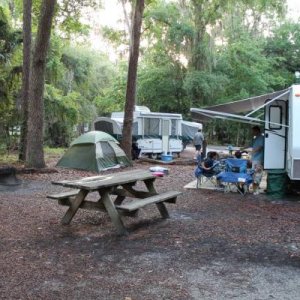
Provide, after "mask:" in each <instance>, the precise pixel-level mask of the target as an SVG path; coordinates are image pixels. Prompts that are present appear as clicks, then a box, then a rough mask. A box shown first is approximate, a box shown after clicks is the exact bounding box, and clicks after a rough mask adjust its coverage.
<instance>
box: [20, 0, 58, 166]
mask: <svg viewBox="0 0 300 300" xmlns="http://www.w3.org/2000/svg"><path fill="white" fill-rule="evenodd" d="M55 5H56V0H43V2H42V4H41V13H40V20H39V26H38V32H37V37H36V44H35V49H34V53H33V57H32V58H33V59H32V67H31V78H30V87H29V105H28V134H27V147H26V164H27V165H28V166H31V167H35V168H43V167H45V160H44V150H43V121H44V112H43V110H44V103H43V93H44V78H45V66H46V56H47V51H48V48H49V40H50V35H51V27H52V20H53V16H54V9H55Z"/></svg>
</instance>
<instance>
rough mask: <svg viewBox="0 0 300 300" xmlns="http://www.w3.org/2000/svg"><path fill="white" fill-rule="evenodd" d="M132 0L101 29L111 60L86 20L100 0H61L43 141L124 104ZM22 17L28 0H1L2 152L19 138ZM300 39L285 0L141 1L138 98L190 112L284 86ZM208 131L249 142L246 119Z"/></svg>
mask: <svg viewBox="0 0 300 300" xmlns="http://www.w3.org/2000/svg"><path fill="white" fill-rule="evenodd" d="M132 2H134V1H128V0H120V1H119V9H120V10H123V12H124V18H122V20H120V21H119V22H120V24H123V25H124V26H123V28H124V29H122V30H116V29H114V28H110V27H107V26H102V27H101V29H100V31H101V32H100V34H101V36H102V39H103V41H105V43H109V45H110V47H111V48H112V49H113V51H114V54H115V56H116V57H117V60H115V61H111V60H110V59H109V56H108V55H107V54H105V53H101V51H99V50H97V51H96V50H93V47H92V44H91V41H90V40H89V36H90V35H89V33H90V31H91V29H92V25H89V24H87V22H86V21H84V20H86V19H87V18H88V16H87V12H88V11H90V10H91V9H92V10H93V11H94V12H95V11H96V12H97V10H99V9H101V1H99V0H93V1H87V0H75V1H67V0H61V1H58V3H57V5H56V9H55V16H54V20H53V26H52V27H53V28H52V32H51V39H50V46H49V51H48V55H47V60H46V74H45V90H44V96H43V101H44V134H43V140H44V145H47V146H51V147H66V146H68V145H69V143H70V141H71V140H72V139H73V138H74V137H75V136H76V135H78V134H80V133H82V132H84V129H85V128H88V127H89V126H90V125H91V123H92V122H93V120H94V119H95V118H96V117H97V116H109V115H110V113H111V112H112V111H123V110H124V105H125V94H126V81H127V71H128V57H129V49H130V32H131V19H132V16H131V12H132V9H131V7H132V5H133V3H132ZM40 3H41V1H39V0H33V1H32V38H33V40H35V38H36V33H37V28H38V17H39V6H40ZM94 15H95V14H93V16H94ZM22 16H23V5H22V1H20V0H15V1H12V0H2V1H0V116H1V117H0V151H7V150H13V149H17V148H18V146H19V133H20V126H21V124H22V113H21V112H22V101H21V87H22V62H23V52H22V49H23V40H22V26H23V24H22ZM90 24H92V22H90ZM299 46H300V25H299V24H298V22H293V21H291V20H289V19H288V18H287V15H286V3H285V1H282V0H269V1H265V0H247V1H245V0H243V1H242V0H235V1H233V0H211V1H205V0H174V1H163V0H153V1H150V0H149V1H145V11H144V15H143V23H142V36H141V45H140V57H139V65H138V75H137V89H136V97H137V100H136V104H138V105H145V106H148V107H149V108H150V109H151V111H157V112H175V113H181V114H183V116H184V119H186V120H189V119H190V115H189V109H190V108H191V107H198V108H199V107H205V106H209V105H213V104H218V103H225V102H228V101H233V100H238V99H242V98H246V97H250V96H255V95H259V94H263V93H267V92H271V91H274V90H280V89H283V88H286V87H288V86H290V85H291V84H292V83H293V82H294V72H295V71H297V70H300V53H299V49H300V47H299ZM204 131H205V133H206V135H207V137H208V140H209V142H218V143H223V144H224V143H232V144H240V145H242V144H245V143H246V142H247V141H246V140H247V136H248V127H247V126H246V125H240V124H235V123H216V122H214V123H210V124H205V125H204Z"/></svg>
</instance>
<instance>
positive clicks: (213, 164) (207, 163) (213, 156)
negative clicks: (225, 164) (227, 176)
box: [201, 152, 220, 175]
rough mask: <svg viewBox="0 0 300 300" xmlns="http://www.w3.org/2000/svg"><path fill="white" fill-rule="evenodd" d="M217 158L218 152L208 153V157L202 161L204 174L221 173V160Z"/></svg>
mask: <svg viewBox="0 0 300 300" xmlns="http://www.w3.org/2000/svg"><path fill="white" fill-rule="evenodd" d="M217 158H218V154H217V152H209V153H208V156H207V158H206V159H205V160H204V161H202V163H201V167H202V169H203V173H204V174H207V175H217V174H219V173H220V169H219V168H218V166H219V164H220V162H219V161H218V160H217Z"/></svg>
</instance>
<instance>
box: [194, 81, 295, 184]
mask: <svg viewBox="0 0 300 300" xmlns="http://www.w3.org/2000/svg"><path fill="white" fill-rule="evenodd" d="M249 106H251V107H252V109H254V110H253V111H252V112H251V113H248V114H247V115H246V116H241V115H236V114H232V113H229V112H228V111H229V110H230V111H234V109H236V111H235V112H243V111H244V112H245V111H246V109H248V107H249ZM243 107H244V108H243ZM213 109H214V110H213ZM260 109H264V118H263V119H259V118H254V117H250V115H253V113H255V112H257V111H258V110H260ZM248 111H249V110H248ZM191 112H192V115H193V117H194V119H195V120H198V121H200V120H203V118H202V117H201V116H202V115H203V116H204V118H206V119H207V118H208V117H212V118H220V119H227V120H234V121H238V122H246V123H250V124H260V125H263V126H264V137H265V139H264V140H265V145H264V169H266V170H285V171H286V173H287V175H288V176H289V178H290V179H291V180H293V181H299V180H300V85H299V84H295V85H292V86H291V87H290V88H288V89H287V90H284V91H278V92H274V93H272V94H266V95H262V96H257V97H252V98H249V99H244V100H240V101H236V102H230V103H228V105H226V104H223V105H219V106H215V107H211V108H206V109H197V108H192V109H191Z"/></svg>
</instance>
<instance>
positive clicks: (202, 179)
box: [195, 162, 219, 189]
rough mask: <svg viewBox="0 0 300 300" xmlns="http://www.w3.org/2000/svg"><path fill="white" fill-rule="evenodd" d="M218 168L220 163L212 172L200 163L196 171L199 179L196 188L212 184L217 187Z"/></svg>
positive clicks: (215, 165) (216, 164)
mask: <svg viewBox="0 0 300 300" xmlns="http://www.w3.org/2000/svg"><path fill="white" fill-rule="evenodd" d="M217 167H219V162H217V163H215V164H214V166H213V167H212V169H211V170H209V171H207V170H204V169H203V168H202V167H201V163H200V162H198V166H197V168H196V169H195V177H196V178H197V184H196V188H197V189H198V188H199V187H200V185H203V184H205V183H207V182H210V183H211V185H212V186H214V187H217V186H218V182H217V178H216V176H217V174H218V172H217V170H216V169H217Z"/></svg>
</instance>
